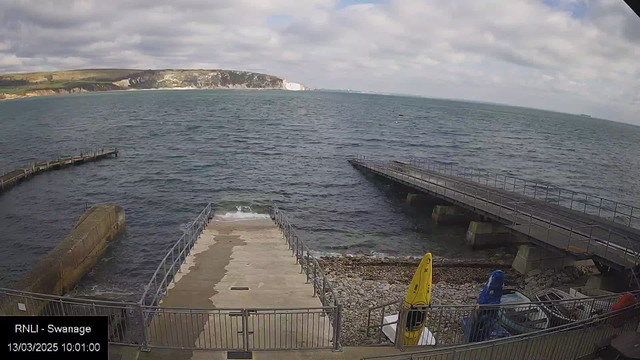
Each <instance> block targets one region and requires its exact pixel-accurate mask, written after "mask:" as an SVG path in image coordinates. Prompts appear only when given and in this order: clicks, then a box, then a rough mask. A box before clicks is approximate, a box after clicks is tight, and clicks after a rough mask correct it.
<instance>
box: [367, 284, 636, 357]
mask: <svg viewBox="0 0 640 360" xmlns="http://www.w3.org/2000/svg"><path fill="white" fill-rule="evenodd" d="M630 293H631V294H632V295H634V296H635V297H639V296H640V291H633V292H630ZM624 294H625V293H618V294H608V295H601V296H595V297H588V298H573V299H568V300H554V301H532V302H530V303H525V304H523V303H520V304H498V305H446V304H443V305H431V306H414V307H411V308H405V307H403V306H402V300H398V301H394V302H390V303H386V304H383V305H379V306H375V307H371V308H369V311H368V318H367V337H368V339H369V341H371V342H373V343H375V344H380V345H388V346H391V345H395V346H396V347H398V348H403V347H404V344H403V340H404V337H403V336H400V337H399V338H395V339H389V338H388V337H387V335H385V333H384V332H385V330H388V329H389V328H390V326H391V325H394V326H400V328H403V324H401V322H402V321H403V319H405V321H406V319H421V321H422V322H423V323H424V327H425V328H426V329H428V331H429V333H428V334H429V335H428V336H427V337H426V340H427V344H423V345H430V346H435V347H442V346H452V345H460V344H465V343H470V342H478V341H484V340H488V339H490V338H492V337H494V336H498V334H494V333H492V331H493V330H494V329H493V328H492V327H491V326H488V327H487V326H482V325H483V324H482V323H474V322H475V319H478V318H484V319H485V321H487V322H485V323H484V325H486V324H487V323H496V322H498V323H501V322H502V323H505V324H506V326H505V330H507V331H508V332H509V333H508V334H501V335H500V336H514V335H517V334H519V333H520V332H524V331H529V332H533V331H536V330H541V329H546V328H554V327H559V326H562V325H565V324H566V323H572V322H577V321H582V320H586V319H590V318H595V317H597V316H600V315H602V314H606V313H609V312H611V309H612V308H613V304H615V302H616V301H618V299H619V298H620V297H621V296H622V295H624ZM390 315H395V316H396V317H395V318H397V319H398V320H393V321H388V320H387V319H390V318H387V319H385V317H388V316H390ZM512 318H520V319H524V321H525V322H529V323H530V324H531V325H530V326H528V327H527V326H520V325H519V324H518V323H515V322H513V321H511V320H510V319H512ZM464 322H466V324H464ZM387 332H388V331H387ZM396 334H397V335H399V334H403V332H400V333H396Z"/></svg>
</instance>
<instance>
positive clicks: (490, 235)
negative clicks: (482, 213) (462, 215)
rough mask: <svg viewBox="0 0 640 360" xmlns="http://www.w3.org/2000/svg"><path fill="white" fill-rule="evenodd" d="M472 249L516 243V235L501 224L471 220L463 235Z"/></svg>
mask: <svg viewBox="0 0 640 360" xmlns="http://www.w3.org/2000/svg"><path fill="white" fill-rule="evenodd" d="M465 240H466V243H467V244H468V245H470V246H471V247H472V248H473V249H483V248H490V247H497V246H503V245H509V244H514V243H516V237H515V236H513V235H512V234H511V232H510V231H509V229H507V228H505V227H504V226H503V225H502V224H498V223H491V222H480V221H471V222H470V223H469V230H467V235H466V237H465Z"/></svg>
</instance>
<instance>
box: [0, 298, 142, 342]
mask: <svg viewBox="0 0 640 360" xmlns="http://www.w3.org/2000/svg"><path fill="white" fill-rule="evenodd" d="M0 315H3V316H6V315H30V316H38V315H46V316H74V315H75V316H107V317H108V318H109V320H108V323H109V328H108V334H109V342H110V343H112V344H121V345H139V346H142V345H143V343H144V335H143V329H144V320H143V309H142V306H141V305H140V304H136V303H129V302H116V301H106V300H96V299H90V298H67V297H62V296H54V295H45V294H37V293H31V292H27V291H18V290H12V289H5V288H0Z"/></svg>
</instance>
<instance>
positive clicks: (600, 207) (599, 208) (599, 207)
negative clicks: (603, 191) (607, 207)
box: [598, 198, 602, 217]
mask: <svg viewBox="0 0 640 360" xmlns="http://www.w3.org/2000/svg"><path fill="white" fill-rule="evenodd" d="M600 210H602V198H600V206H598V217H600Z"/></svg>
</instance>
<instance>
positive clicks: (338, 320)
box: [333, 305, 369, 351]
mask: <svg viewBox="0 0 640 360" xmlns="http://www.w3.org/2000/svg"><path fill="white" fill-rule="evenodd" d="M334 311H335V313H334V314H335V316H334V318H335V324H334V325H333V351H341V350H342V346H340V335H341V334H342V305H337V306H335V307H334ZM367 331H369V329H367Z"/></svg>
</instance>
